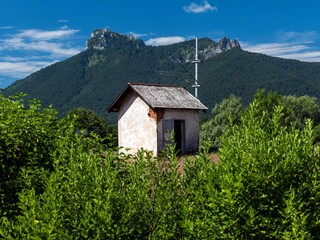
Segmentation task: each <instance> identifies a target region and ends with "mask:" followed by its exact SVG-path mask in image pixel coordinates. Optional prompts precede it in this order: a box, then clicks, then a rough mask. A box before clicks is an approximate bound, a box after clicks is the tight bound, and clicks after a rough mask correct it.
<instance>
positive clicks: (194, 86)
mask: <svg viewBox="0 0 320 240" xmlns="http://www.w3.org/2000/svg"><path fill="white" fill-rule="evenodd" d="M199 62H200V60H199V59H198V38H196V54H195V59H194V61H192V63H194V64H195V66H194V70H195V79H194V85H192V87H193V88H194V96H195V97H196V98H198V88H199V87H200V85H199V83H198V63H199Z"/></svg>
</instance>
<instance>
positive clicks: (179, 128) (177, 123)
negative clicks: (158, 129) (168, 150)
mask: <svg viewBox="0 0 320 240" xmlns="http://www.w3.org/2000/svg"><path fill="white" fill-rule="evenodd" d="M163 130H164V132H163V134H164V135H163V136H164V138H163V140H164V148H165V147H166V144H170V143H171V144H175V145H176V151H178V153H179V154H184V153H185V121H184V120H173V119H169V120H167V119H166V120H164V128H163ZM172 131H174V138H173V139H172V140H174V142H173V143H172V142H170V139H169V138H170V132H172Z"/></svg>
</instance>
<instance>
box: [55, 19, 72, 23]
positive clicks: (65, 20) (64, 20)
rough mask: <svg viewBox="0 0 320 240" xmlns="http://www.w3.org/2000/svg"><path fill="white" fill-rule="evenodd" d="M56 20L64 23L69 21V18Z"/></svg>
mask: <svg viewBox="0 0 320 240" xmlns="http://www.w3.org/2000/svg"><path fill="white" fill-rule="evenodd" d="M57 22H59V23H66V22H69V20H67V19H60V20H58V21H57Z"/></svg>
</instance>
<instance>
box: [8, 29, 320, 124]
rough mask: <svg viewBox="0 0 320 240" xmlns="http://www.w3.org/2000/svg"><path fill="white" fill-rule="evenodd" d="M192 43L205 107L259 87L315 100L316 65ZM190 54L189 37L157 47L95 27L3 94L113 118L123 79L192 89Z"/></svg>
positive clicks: (319, 84) (318, 87)
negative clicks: (82, 41) (65, 54)
mask: <svg viewBox="0 0 320 240" xmlns="http://www.w3.org/2000/svg"><path fill="white" fill-rule="evenodd" d="M198 42H199V47H198V49H199V59H200V60H201V63H200V64H199V77H198V79H199V82H200V85H201V87H200V88H199V90H198V95H199V98H200V100H201V101H202V102H203V103H204V104H205V105H206V106H207V107H208V108H209V109H211V108H212V107H213V106H214V105H215V103H217V102H219V101H221V100H222V99H223V98H226V97H228V96H229V95H230V94H231V93H233V94H235V95H237V96H240V97H241V98H242V99H243V101H244V103H249V102H250V101H251V99H252V96H253V95H254V93H255V92H256V91H257V89H259V88H265V89H267V90H275V91H277V92H278V93H280V94H284V95H288V94H295V95H305V94H308V95H311V96H315V97H318V98H320V63H306V62H300V61H296V60H286V59H280V58H274V57H270V56H267V55H263V54H257V53H250V52H246V51H243V50H242V49H241V46H240V44H239V43H238V42H237V41H236V40H233V41H230V40H229V39H228V38H223V39H221V40H220V41H219V42H215V41H212V40H211V39H209V38H201V39H199V40H198ZM194 52H195V41H194V40H190V41H185V42H181V43H176V44H171V45H167V46H157V47H155V46H147V45H145V44H144V42H143V41H142V40H140V39H136V38H134V37H131V36H126V35H123V34H119V33H114V32H111V31H109V30H96V31H94V32H93V33H92V35H91V38H90V39H88V41H87V44H86V50H85V51H83V52H81V53H79V54H77V55H75V56H73V57H71V58H69V59H66V60H64V61H62V62H58V63H55V64H53V65H51V66H49V67H46V68H44V69H42V70H40V71H38V72H35V73H33V74H31V75H30V76H28V77H27V78H25V79H23V80H19V81H16V82H15V83H13V84H12V85H11V86H9V87H8V88H6V89H4V94H6V95H12V94H15V93H18V92H24V93H27V94H28V97H27V98H29V99H30V98H36V99H40V100H41V101H42V103H43V105H44V106H48V105H50V104H52V105H53V106H54V107H55V108H57V109H58V111H59V112H60V114H61V115H64V114H65V113H66V112H67V111H68V110H69V109H71V108H72V107H80V106H81V107H84V108H90V109H93V110H94V111H95V112H97V113H98V114H99V115H101V116H103V117H105V118H106V119H107V120H109V121H111V122H113V123H114V122H115V119H116V115H115V114H106V112H105V110H106V109H107V107H108V106H109V105H110V104H111V103H112V101H113V100H114V99H115V98H116V96H117V95H118V94H119V93H120V92H121V90H122V89H123V88H124V87H125V86H126V84H127V83H128V82H145V83H160V84H173V85H182V86H185V87H186V88H187V89H188V90H189V91H190V92H192V93H193V91H194V90H193V89H192V88H191V87H190V84H189V83H193V82H194V77H193V75H194V65H193V64H192V63H191V61H192V60H193V59H194ZM188 82H189V83H188Z"/></svg>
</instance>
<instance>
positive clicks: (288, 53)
mask: <svg viewBox="0 0 320 240" xmlns="http://www.w3.org/2000/svg"><path fill="white" fill-rule="evenodd" d="M240 44H241V46H242V48H243V49H244V50H246V51H249V52H257V53H263V54H267V55H270V56H274V57H280V58H286V59H296V60H300V61H307V62H319V61H320V51H318V50H316V49H315V48H313V46H312V45H308V44H293V43H263V44H249V43H243V42H242V43H240Z"/></svg>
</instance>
